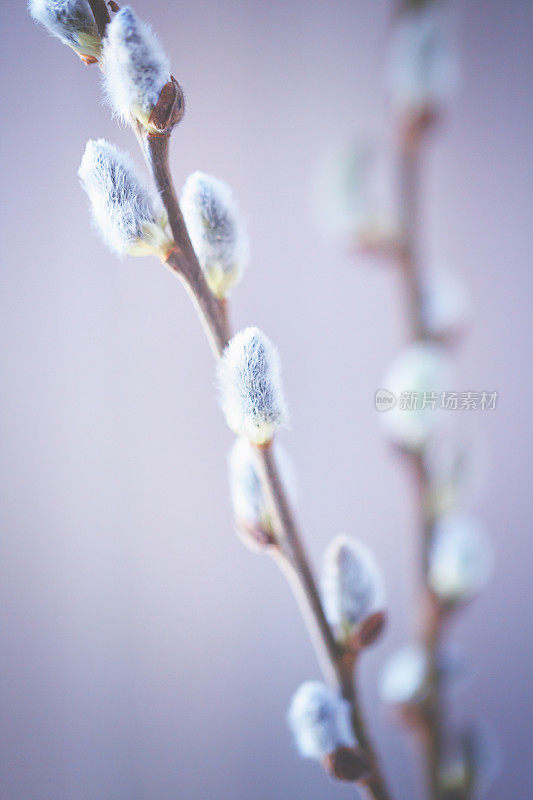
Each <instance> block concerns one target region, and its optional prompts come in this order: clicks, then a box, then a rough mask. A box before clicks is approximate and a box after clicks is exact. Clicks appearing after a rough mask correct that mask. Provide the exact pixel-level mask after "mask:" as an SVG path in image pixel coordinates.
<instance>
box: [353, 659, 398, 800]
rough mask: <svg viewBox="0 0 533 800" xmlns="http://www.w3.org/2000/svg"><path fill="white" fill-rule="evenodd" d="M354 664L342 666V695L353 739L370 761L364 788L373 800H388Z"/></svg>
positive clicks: (388, 795)
mask: <svg viewBox="0 0 533 800" xmlns="http://www.w3.org/2000/svg"><path fill="white" fill-rule="evenodd" d="M356 663H357V662H356ZM356 663H355V664H354V663H353V662H352V661H351V660H350V659H348V660H346V661H344V662H343V664H342V694H343V697H344V698H345V699H346V700H347V701H348V702H349V703H350V707H351V721H352V728H353V731H354V734H355V737H356V739H357V741H358V742H359V745H360V746H361V748H362V750H364V752H365V753H366V754H367V756H368V757H369V759H370V764H371V773H370V777H369V778H368V779H367V781H366V783H365V788H366V789H367V791H368V794H369V795H370V797H372V798H375V800H388V798H390V794H389V792H388V789H387V786H386V784H385V781H384V778H383V774H382V771H381V767H380V765H379V761H378V757H377V753H376V750H375V747H374V745H373V743H372V741H371V739H370V737H369V735H368V726H367V724H366V721H365V719H364V717H363V714H362V711H361V706H360V702H359V697H358V694H357V689H356V686H357V681H356V673H355V667H356Z"/></svg>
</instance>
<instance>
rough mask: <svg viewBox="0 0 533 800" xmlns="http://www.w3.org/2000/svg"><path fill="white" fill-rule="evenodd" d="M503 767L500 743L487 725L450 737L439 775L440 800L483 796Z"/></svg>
mask: <svg viewBox="0 0 533 800" xmlns="http://www.w3.org/2000/svg"><path fill="white" fill-rule="evenodd" d="M502 764H503V757H502V751H501V747H500V743H499V741H498V738H497V736H496V734H495V732H494V730H493V728H492V726H491V725H488V724H487V723H486V722H483V723H477V724H476V725H474V726H473V727H471V728H468V729H466V730H464V731H461V732H460V733H457V734H455V735H454V736H453V737H450V739H449V740H448V743H447V746H446V748H445V751H444V753H443V755H442V766H441V770H440V774H439V782H440V787H441V794H442V797H443V800H454V799H455V798H458V800H462V798H464V797H466V796H467V795H468V797H476V798H482V797H486V795H487V794H488V792H489V791H490V789H491V787H492V784H493V783H494V781H495V780H496V778H497V777H498V775H499V773H500V772H501V769H502Z"/></svg>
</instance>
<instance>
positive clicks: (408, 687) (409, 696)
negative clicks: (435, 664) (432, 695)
mask: <svg viewBox="0 0 533 800" xmlns="http://www.w3.org/2000/svg"><path fill="white" fill-rule="evenodd" d="M427 678H428V660H427V655H426V651H425V650H424V648H423V647H421V646H420V645H418V644H408V645H404V646H403V647H401V648H400V649H399V650H397V651H396V652H395V653H393V654H392V655H391V656H390V657H389V659H388V660H387V661H386V662H385V666H384V667H383V670H382V672H381V677H380V683H379V693H380V696H381V699H382V701H383V702H384V703H386V704H388V705H392V706H402V705H413V704H417V703H420V702H422V701H423V700H424V699H425V696H426V693H427Z"/></svg>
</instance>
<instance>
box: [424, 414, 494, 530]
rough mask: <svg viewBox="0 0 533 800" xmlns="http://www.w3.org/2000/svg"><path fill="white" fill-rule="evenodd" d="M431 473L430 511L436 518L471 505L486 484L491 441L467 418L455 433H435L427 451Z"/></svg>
mask: <svg viewBox="0 0 533 800" xmlns="http://www.w3.org/2000/svg"><path fill="white" fill-rule="evenodd" d="M424 463H425V467H426V470H427V474H428V476H429V490H430V491H429V498H428V511H429V513H430V514H431V515H432V516H433V517H438V516H442V515H443V514H446V513H448V512H450V511H455V510H457V509H458V508H461V509H463V510H465V509H467V510H468V509H470V508H472V507H473V506H474V505H475V504H476V503H477V502H478V501H479V499H480V497H481V495H482V494H483V491H484V489H485V487H486V481H487V473H488V468H489V454H488V444H487V440H486V437H485V436H484V434H483V432H482V431H481V430H480V429H478V428H476V427H475V426H473V425H472V422H471V421H470V420H469V421H468V428H467V429H466V430H464V431H460V432H459V433H456V434H455V435H454V436H450V435H444V436H436V437H435V438H434V439H433V440H432V441H431V442H430V443H429V446H428V447H427V448H426V450H425V452H424Z"/></svg>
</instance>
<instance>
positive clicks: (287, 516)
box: [143, 134, 390, 800]
mask: <svg viewBox="0 0 533 800" xmlns="http://www.w3.org/2000/svg"><path fill="white" fill-rule="evenodd" d="M143 145H144V147H143V149H144V151H145V154H146V155H147V160H148V163H149V165H150V168H151V170H152V175H153V178H154V182H155V184H156V186H157V189H158V191H159V194H160V196H161V199H162V201H163V204H164V206H165V209H166V211H167V214H168V219H169V225H170V228H171V230H172V234H173V237H174V241H175V248H174V249H173V250H172V251H171V253H170V254H169V256H168V257H167V262H166V263H167V264H168V265H169V266H170V267H171V268H172V269H173V271H174V272H175V273H176V274H177V275H178V276H179V277H180V278H182V280H183V281H184V282H185V284H186V286H187V288H188V290H189V293H190V294H191V296H192V297H193V299H194V301H195V305H196V308H197V310H198V312H199V315H200V318H201V320H202V323H203V325H204V329H205V330H206V332H207V334H208V337H209V340H210V343H211V345H212V349H213V351H214V354H215V357H216V358H219V357H220V356H221V355H222V352H223V350H224V347H225V346H226V344H227V343H228V341H229V339H230V336H231V332H230V328H229V323H228V317H227V308H226V304H225V302H224V301H220V300H217V299H216V298H215V297H214V296H213V295H212V293H211V291H210V289H209V287H208V286H207V283H206V281H205V279H204V277H203V274H202V271H201V268H200V265H199V264H198V260H197V258H196V254H195V252H194V249H193V247H192V244H191V241H190V239H189V235H188V232H187V229H186V227H185V223H184V221H183V216H182V213H181V209H180V206H179V203H178V200H177V197H176V192H175V190H174V186H173V182H172V177H171V173H170V167H169V161H168V155H169V137H167V136H153V135H150V134H148V135H146V136H145V138H144V141H143ZM257 464H258V467H259V472H260V476H261V481H262V485H263V489H264V491H265V494H266V497H267V498H268V499H269V502H270V504H271V507H272V512H273V516H274V520H275V523H276V524H275V529H276V531H277V534H278V541H277V542H276V543H275V545H274V546H273V547H272V548H271V552H272V555H274V557H275V560H276V561H277V563H278V564H279V565H280V567H281V568H282V570H283V573H284V574H285V576H286V577H287V579H288V581H289V584H290V585H291V588H292V589H293V592H294V594H295V596H296V598H297V601H298V604H299V606H300V608H301V611H302V614H303V617H304V621H305V623H306V626H307V628H308V631H309V634H310V637H311V640H312V642H313V645H314V648H315V651H316V653H317V657H318V660H319V663H320V666H321V668H322V670H323V672H324V676H325V678H326V680H328V681H329V682H330V683H333V684H334V685H336V686H337V687H338V689H339V690H340V691H341V693H342V694H343V695H344V696H345V697H346V699H347V700H348V702H349V703H350V706H351V711H352V720H353V722H354V725H353V727H354V734H355V736H356V738H357V740H358V741H359V743H360V745H361V747H362V748H363V749H364V750H365V752H366V754H367V756H368V759H369V762H370V764H371V767H372V775H371V777H370V778H369V780H368V781H367V783H366V788H367V790H368V794H369V796H370V797H371V798H372V800H390V795H389V793H388V790H387V788H386V786H385V781H384V779H383V777H382V775H381V771H380V767H379V763H378V759H377V756H376V753H375V751H374V748H373V746H372V744H371V741H370V739H369V737H368V734H367V733H366V727H365V725H364V723H363V721H362V717H361V712H360V710H359V705H358V698H357V694H356V691H355V685H354V676H353V673H351V674H350V677H349V679H348V677H347V675H346V673H345V671H344V669H343V666H342V656H343V653H342V651H341V650H340V648H339V647H338V645H337V643H336V641H335V639H334V636H333V633H332V631H331V628H330V626H329V624H328V622H327V620H326V617H325V614H324V610H323V607H322V603H321V600H320V595H319V592H318V589H317V586H316V581H315V578H314V576H313V572H312V570H311V566H310V563H309V560H308V558H307V555H306V552H305V548H304V546H303V544H302V539H301V536H300V533H299V531H298V528H297V526H296V522H295V518H294V514H293V512H292V510H291V507H290V504H289V502H288V499H287V494H286V491H285V488H284V486H283V483H282V481H281V479H280V475H279V470H278V467H277V464H276V461H275V458H274V453H273V450H272V446H267V447H262V448H257ZM363 742H364V744H363Z"/></svg>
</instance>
